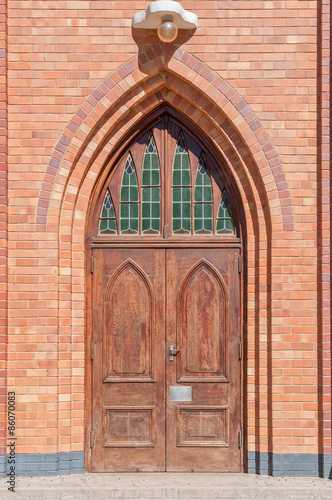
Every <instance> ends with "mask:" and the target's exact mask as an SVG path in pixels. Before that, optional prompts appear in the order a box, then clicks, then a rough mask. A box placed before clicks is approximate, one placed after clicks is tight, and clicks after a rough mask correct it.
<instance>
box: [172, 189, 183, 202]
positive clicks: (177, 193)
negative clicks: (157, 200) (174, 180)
mask: <svg viewBox="0 0 332 500" xmlns="http://www.w3.org/2000/svg"><path fill="white" fill-rule="evenodd" d="M181 193H182V190H181V188H177V187H175V188H173V203H174V202H177V201H181Z"/></svg>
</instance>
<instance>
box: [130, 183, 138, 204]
mask: <svg viewBox="0 0 332 500" xmlns="http://www.w3.org/2000/svg"><path fill="white" fill-rule="evenodd" d="M129 194H130V198H129V200H128V201H138V189H137V186H130V188H129Z"/></svg>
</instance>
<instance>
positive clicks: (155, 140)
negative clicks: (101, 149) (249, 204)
mask: <svg viewBox="0 0 332 500" xmlns="http://www.w3.org/2000/svg"><path fill="white" fill-rule="evenodd" d="M99 214H100V215H99V221H98V234H99V235H105V236H106V235H110V236H116V235H118V236H121V235H123V236H125V235H128V234H129V235H151V236H154V235H155V236H163V237H172V236H180V235H183V236H186V235H197V236H198V235H216V236H217V235H228V236H232V235H233V236H236V223H235V221H234V219H233V211H232V208H231V199H230V191H229V188H228V187H227V185H226V183H225V180H224V176H223V174H222V169H220V166H219V167H218V165H216V162H215V160H213V157H212V156H211V155H210V153H209V152H208V150H207V149H206V148H204V146H203V147H202V146H201V143H200V141H199V140H198V139H197V138H195V137H194V136H193V135H191V134H190V133H189V132H188V131H187V130H186V129H184V128H183V127H180V126H179V124H178V123H176V122H173V121H172V120H167V121H166V122H165V119H161V120H160V121H159V122H158V123H157V124H155V125H154V126H152V127H151V128H150V129H149V130H147V131H146V132H145V133H144V135H142V136H141V137H140V138H139V139H138V140H136V141H135V143H133V144H132V145H131V146H130V147H129V148H128V149H127V150H126V151H125V152H124V153H122V156H121V158H119V159H118V161H117V163H116V165H115V167H114V168H113V169H112V173H111V175H110V176H109V178H108V179H107V181H106V183H105V185H104V189H103V191H102V199H101V201H100V212H99Z"/></svg>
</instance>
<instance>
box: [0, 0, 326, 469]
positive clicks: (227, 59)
mask: <svg viewBox="0 0 332 500" xmlns="http://www.w3.org/2000/svg"><path fill="white" fill-rule="evenodd" d="M148 4H149V2H148V1H135V2H127V1H125V0H124V1H121V2H120V1H112V2H109V1H108V2H104V1H99V0H94V1H93V2H91V1H81V0H73V1H64V0H60V1H57V2H53V1H48V0H46V1H44V2H38V1H34V0H31V1H26V0H25V1H14V0H9V1H8V16H7V8H6V7H7V6H6V2H5V0H3V1H2V2H0V9H1V10H0V33H1V36H0V43H1V47H0V66H1V70H0V79H1V86H2V89H3V90H2V91H1V92H0V113H1V120H2V122H1V124H2V125H3V126H2V127H1V136H0V137H1V146H0V147H1V149H0V155H1V156H0V163H1V169H0V170H1V192H0V195H1V196H2V197H1V198H0V205H1V207H3V208H2V209H1V212H0V217H1V220H0V224H1V235H2V238H1V245H2V246H1V250H0V251H1V260H0V280H1V296H0V301H1V303H0V311H1V313H3V318H4V319H3V320H2V322H1V324H0V344H1V345H2V346H3V351H4V353H6V349H7V347H6V346H7V342H6V335H7V323H6V317H7V314H6V313H7V302H6V301H7V285H6V282H7V276H8V306H9V308H8V366H7V382H6V383H7V384H8V388H9V390H12V389H14V390H15V391H16V393H17V399H18V411H17V418H18V435H19V441H18V447H19V452H20V453H23V454H27V453H31V454H58V453H70V452H82V451H83V450H84V428H85V423H84V422H85V421H84V419H85V413H84V410H85V381H86V380H85V372H84V366H85V354H84V353H85V350H84V343H85V315H84V310H85V295H84V293H85V265H86V264H85V255H84V251H85V246H84V236H85V233H86V225H87V211H88V208H89V206H90V205H89V204H90V203H92V202H91V201H90V200H91V195H92V192H93V187H94V185H95V182H96V181H97V179H98V176H99V174H100V173H101V172H102V171H103V169H104V164H105V160H106V158H107V156H108V154H110V153H112V151H114V149H115V148H116V146H117V144H118V142H119V140H120V138H121V137H122V136H123V134H124V133H125V132H126V131H128V130H130V128H131V127H132V126H133V124H135V123H137V122H139V120H140V119H141V118H143V117H144V115H145V114H146V113H148V112H149V111H151V110H153V109H154V108H155V107H156V106H158V105H159V104H160V103H162V102H169V103H170V104H172V105H173V106H174V107H175V108H176V109H177V110H179V111H180V112H182V113H184V114H190V115H191V117H192V118H193V119H194V120H195V122H196V123H197V124H198V126H200V127H202V128H203V129H204V130H206V131H207V133H208V134H209V136H210V137H211V138H212V139H213V142H214V144H215V146H216V148H217V149H218V150H219V151H220V154H221V155H222V156H223V158H224V161H225V163H226V165H227V167H228V169H229V172H230V173H231V174H232V176H233V178H234V180H235V182H236V183H237V187H238V191H239V194H240V196H241V199H242V203H243V207H244V213H245V217H246V225H247V228H246V229H247V288H246V292H247V301H246V318H247V326H246V330H245V334H246V351H247V354H246V359H247V360H246V388H245V390H246V406H247V407H246V415H245V424H246V436H247V437H246V446H247V449H248V452H249V453H255V452H256V453H258V454H271V453H272V454H277V455H276V456H279V457H280V456H283V455H287V454H297V455H301V456H302V455H303V454H307V455H312V456H313V455H314V456H319V454H323V453H325V454H326V455H327V456H330V454H331V452H332V449H331V370H330V366H331V364H330V360H331V358H330V356H331V354H330V352H331V323H330V311H331V310H330V297H331V280H330V244H331V243H330V241H331V238H330V235H331V232H330V214H331V205H330V175H331V174H330V165H329V158H330V156H329V154H330V146H329V144H330V128H329V127H330V116H329V106H330V80H329V75H330V66H329V64H330V61H329V56H330V52H329V47H330V45H329V44H330V38H329V36H330V1H329V0H321V1H319V2H318V1H316V0H310V1H306V0H287V1H286V0H278V1H277V0H275V1H264V2H263V1H258V0H252V1H250V2H249V1H244V0H233V1H223V0H221V1H214V0H206V1H205V2H198V1H184V2H182V5H183V7H184V8H185V9H188V10H192V11H194V12H195V13H197V15H198V17H199V28H198V29H197V31H196V32H195V33H191V34H190V36H188V35H186V34H185V33H180V35H179V37H178V39H177V40H176V43H175V44H170V45H169V46H165V44H161V43H158V40H157V38H156V36H155V34H151V33H149V32H141V31H140V30H135V31H132V29H131V18H132V16H133V14H134V13H135V12H138V11H139V10H142V9H144V8H146V6H147V5H148ZM7 18H8V20H7ZM7 44H8V49H7V51H6V47H7ZM7 53H8V86H6V82H7V59H6V55H7ZM317 75H318V78H317ZM7 95H8V114H7ZM7 118H8V122H7ZM6 122H7V123H8V126H7V125H6ZM7 130H8V138H7ZM317 132H318V137H317ZM7 140H8V158H7ZM93 152H95V154H93ZM7 165H8V172H9V174H8V175H9V177H8V180H9V185H8V191H7V190H6V188H7V176H6V168H7ZM7 200H8V212H7V210H6V207H7ZM7 216H8V222H7ZM7 230H8V237H7V232H6V231H7ZM7 241H8V274H7V267H6V266H7V261H6V259H7ZM0 362H1V365H0V370H3V371H4V369H5V368H6V354H3V358H1V360H0ZM2 373H3V372H2ZM5 393H6V388H5V386H4V389H3V394H2V398H4V395H5ZM4 403H5V401H4V399H2V400H1V401H0V405H2V406H0V411H1V409H4V410H5V408H4V406H3V404H4ZM2 415H3V417H4V414H2ZM0 418H1V417H0ZM0 432H1V430H0ZM1 439H2V446H3V445H4V435H1V434H0V446H1ZM3 451H4V449H3ZM0 453H1V451H0ZM252 456H253V455H250V457H252ZM262 456H263V455H262ZM264 456H265V455H264ZM280 467H281V466H280ZM281 468H282V467H281ZM280 470H281V469H280ZM317 470H318V469H317ZM266 471H267V472H270V473H271V472H272V471H271V470H268V466H267V469H266Z"/></svg>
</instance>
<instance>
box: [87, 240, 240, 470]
mask: <svg viewBox="0 0 332 500" xmlns="http://www.w3.org/2000/svg"><path fill="white" fill-rule="evenodd" d="M93 259H94V273H93V280H92V302H93V314H92V330H93V336H92V348H93V362H92V432H93V434H92V439H91V448H92V450H91V457H92V460H91V464H92V465H91V470H92V471H100V472H101V471H105V472H107V471H118V472H120V471H165V470H167V471H206V472H214V471H232V472H239V471H241V470H242V459H241V449H240V447H241V375H240V374H241V370H240V367H241V361H240V354H239V350H240V298H239V295H240V287H239V281H240V280H239V273H238V259H239V248H235V247H234V248H231V247H228V248H227V247H226V248H211V247H210V248H209V247H206V246H205V247H203V246H202V247H196V248H189V247H178V248H161V247H159V248H151V247H147V248H144V247H143V246H142V247H141V248H133V247H130V246H128V245H124V246H122V247H121V246H119V247H117V248H94V249H93Z"/></svg>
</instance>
